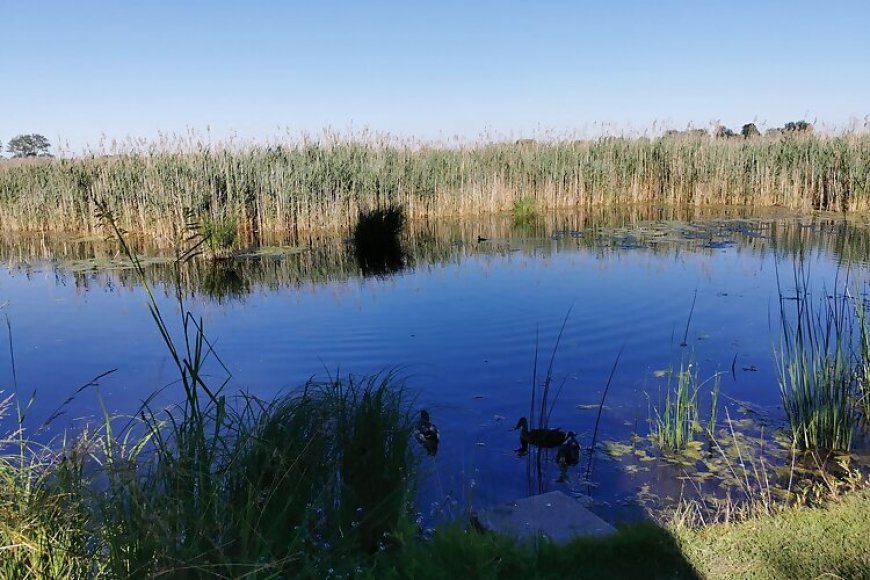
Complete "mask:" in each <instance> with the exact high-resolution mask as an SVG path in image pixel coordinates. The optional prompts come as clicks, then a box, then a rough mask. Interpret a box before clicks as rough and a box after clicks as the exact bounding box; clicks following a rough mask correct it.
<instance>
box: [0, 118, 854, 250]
mask: <svg viewBox="0 0 870 580" xmlns="http://www.w3.org/2000/svg"><path fill="white" fill-rule="evenodd" d="M175 146H176V145H174V144H173V143H156V144H151V145H150V146H149V147H147V148H146V149H145V150H144V151H143V150H142V149H141V148H140V149H139V150H138V151H136V152H129V151H128V152H120V153H118V154H113V155H101V156H92V157H89V158H72V159H63V158H61V159H54V160H49V161H45V162H42V163H30V164H12V163H0V228H2V229H3V230H17V231H67V232H77V233H95V232H98V231H99V224H98V223H96V222H95V220H94V219H93V217H92V216H93V211H94V209H95V204H94V200H95V199H103V200H105V201H107V202H108V203H110V204H111V206H112V208H113V209H114V211H115V215H116V219H117V220H118V224H119V226H120V227H121V228H122V229H124V230H126V231H129V232H135V233H138V234H146V235H149V236H151V237H153V238H155V239H157V240H160V241H161V242H162V243H165V244H168V243H170V242H171V241H172V240H175V239H177V238H178V236H179V235H180V234H181V233H182V231H183V229H184V221H185V212H186V211H193V212H194V213H195V214H196V215H197V217H198V218H199V219H204V218H210V219H214V220H222V219H229V220H231V221H232V223H233V224H234V225H235V228H236V231H237V234H238V237H239V239H249V238H251V237H252V236H254V237H255V236H256V235H259V234H260V233H261V232H263V233H265V232H290V233H293V234H294V235H298V234H300V233H304V232H317V231H348V230H349V229H350V228H351V227H352V225H353V223H354V221H355V219H356V217H357V215H358V214H359V213H360V211H367V210H370V209H374V208H381V207H386V206H388V205H401V206H403V207H404V208H405V211H406V215H407V217H408V218H409V219H411V220H414V219H418V218H421V217H436V218H437V217H444V216H460V215H461V216H470V215H471V216H473V215H480V214H484V213H490V212H499V211H504V212H509V211H511V210H512V208H513V207H515V205H517V204H518V205H519V206H521V207H526V206H527V205H528V206H529V207H531V204H533V207H535V208H536V209H537V210H538V211H543V210H546V209H553V208H588V207H592V206H602V205H617V204H619V205H625V204H633V203H644V202H655V203H665V204H689V205H699V204H718V205H746V206H773V205H780V206H786V207H790V208H795V209H804V210H808V209H823V210H837V211H853V210H854V211H862V210H866V209H868V207H870V164H868V163H867V159H868V158H870V135H866V134H859V133H848V134H841V135H836V136H819V135H789V136H778V137H766V138H756V139H746V140H744V139H713V138H709V137H698V136H666V137H662V138H647V137H639V138H615V137H607V138H601V139H598V140H587V141H575V140H568V139H565V140H553V141H549V142H539V143H536V144H535V145H534V146H528V145H527V144H523V143H520V144H516V143H510V144H507V143H493V142H483V143H476V144H470V145H467V144H460V145H458V146H454V147H439V146H435V145H430V144H425V143H419V142H416V141H401V140H396V139H380V138H372V137H371V136H369V135H365V134H363V135H358V136H351V137H350V138H335V137H333V136H330V135H325V136H324V138H323V139H321V140H319V141H314V140H310V139H305V140H302V141H299V142H288V143H286V144H281V145H277V146H269V147H251V148H239V147H237V146H235V145H233V144H232V143H229V144H219V145H216V146H211V145H202V144H201V145H198V146H195V147H193V148H187V149H184V150H182V149H178V150H175V151H173V150H172V148H173V147H175Z"/></svg>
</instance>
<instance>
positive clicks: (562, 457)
mask: <svg viewBox="0 0 870 580" xmlns="http://www.w3.org/2000/svg"><path fill="white" fill-rule="evenodd" d="M556 463H558V464H559V466H560V467H569V466H574V465H577V464H578V463H580V442H579V441H577V434H576V433H574V432H573V431H568V433H567V435H565V440H564V441H563V442H562V444H561V445H559V450H558V451H557V452H556Z"/></svg>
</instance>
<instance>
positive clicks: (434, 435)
mask: <svg viewBox="0 0 870 580" xmlns="http://www.w3.org/2000/svg"><path fill="white" fill-rule="evenodd" d="M415 436H416V438H417V441H419V442H420V444H421V445H422V446H423V449H425V450H426V452H427V453H428V454H429V455H435V454H436V453H438V443H439V442H440V441H441V437H440V435H439V434H438V427H436V426H435V423H433V422H432V420H431V419H430V418H429V411H427V410H426V409H423V410H421V411H420V420H419V421H418V423H417V434H416V435H415Z"/></svg>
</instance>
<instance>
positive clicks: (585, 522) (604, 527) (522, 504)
mask: <svg viewBox="0 0 870 580" xmlns="http://www.w3.org/2000/svg"><path fill="white" fill-rule="evenodd" d="M472 518H473V520H474V523H475V525H477V526H478V527H479V528H481V529H483V530H486V531H491V532H498V533H502V534H507V535H511V536H514V537H517V538H520V539H528V538H535V537H537V536H539V535H544V536H546V537H547V538H549V539H550V540H552V541H554V542H556V543H558V544H564V543H567V542H570V541H571V540H573V539H574V538H576V537H578V536H607V535H610V534H613V533H615V532H616V528H614V527H613V526H612V525H610V524H608V523H607V522H605V521H604V520H602V519H601V518H599V517H598V516H596V515H595V514H593V513H592V512H591V511H589V510H588V509H586V508H585V507H583V506H582V505H581V503H580V502H579V501H577V500H576V499H573V498H571V497H568V496H567V495H566V494H564V493H563V492H561V491H551V492H549V493H543V494H541V495H535V496H532V497H527V498H523V499H518V500H517V501H515V502H513V503H510V504H504V505H498V506H493V507H489V508H484V509H482V510H480V511H478V512H476V513H474V514H472Z"/></svg>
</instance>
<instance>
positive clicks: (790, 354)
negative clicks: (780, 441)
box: [775, 261, 861, 452]
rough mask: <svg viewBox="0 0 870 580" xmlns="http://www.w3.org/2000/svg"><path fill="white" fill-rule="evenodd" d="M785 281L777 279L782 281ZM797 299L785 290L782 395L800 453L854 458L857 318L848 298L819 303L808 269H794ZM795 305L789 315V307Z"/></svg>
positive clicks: (779, 361)
mask: <svg viewBox="0 0 870 580" xmlns="http://www.w3.org/2000/svg"><path fill="white" fill-rule="evenodd" d="M778 278H779V277H778V276H777V279H778ZM793 280H794V291H795V295H794V296H789V297H786V296H784V295H783V293H782V289H781V288H780V318H781V338H780V346H779V347H778V348H777V349H776V353H775V354H776V359H777V370H778V373H779V389H780V395H781V397H782V403H783V407H784V409H785V414H786V418H787V419H788V423H789V426H790V428H791V433H792V436H793V437H794V440H795V443H796V445H797V447H798V448H799V449H804V450H807V449H819V450H824V451H844V452H848V451H849V450H850V449H851V447H852V438H853V435H854V431H855V427H856V424H857V417H856V413H855V407H856V400H857V397H856V391H857V390H859V389H860V388H861V387H859V386H858V384H857V381H858V380H860V379H859V377H858V375H857V373H856V372H855V368H854V365H853V348H854V340H855V334H854V316H853V315H852V314H853V313H852V312H850V309H849V302H848V301H847V300H846V298H845V296H841V295H836V294H835V295H833V296H831V297H829V296H828V295H827V292H822V294H821V296H820V297H819V298H817V299H814V298H813V294H812V292H811V287H810V282H809V272H808V271H807V269H806V267H805V266H804V263H803V262H802V261H801V262H798V263H797V264H795V266H794V277H793ZM788 302H791V303H793V304H794V310H793V313H791V314H790V313H789V312H788V311H787V308H786V304H787V303H788Z"/></svg>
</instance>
